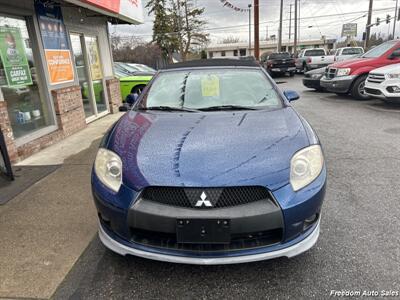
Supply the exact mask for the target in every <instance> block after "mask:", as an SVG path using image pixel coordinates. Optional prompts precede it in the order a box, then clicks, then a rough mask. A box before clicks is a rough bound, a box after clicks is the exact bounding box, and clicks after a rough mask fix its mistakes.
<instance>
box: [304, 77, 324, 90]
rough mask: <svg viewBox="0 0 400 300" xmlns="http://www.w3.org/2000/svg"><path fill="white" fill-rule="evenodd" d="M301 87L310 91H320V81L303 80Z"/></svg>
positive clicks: (312, 79)
mask: <svg viewBox="0 0 400 300" xmlns="http://www.w3.org/2000/svg"><path fill="white" fill-rule="evenodd" d="M303 85H304V86H305V87H308V88H310V89H316V90H321V89H322V87H321V79H314V78H303Z"/></svg>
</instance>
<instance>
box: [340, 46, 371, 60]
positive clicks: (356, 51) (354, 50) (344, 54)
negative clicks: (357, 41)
mask: <svg viewBox="0 0 400 300" xmlns="http://www.w3.org/2000/svg"><path fill="white" fill-rule="evenodd" d="M362 54H364V49H363V48H362V47H343V48H338V49H336V52H335V55H334V61H335V62H338V61H344V60H348V59H352V58H355V57H358V56H361V55H362Z"/></svg>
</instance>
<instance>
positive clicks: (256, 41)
mask: <svg viewBox="0 0 400 300" xmlns="http://www.w3.org/2000/svg"><path fill="white" fill-rule="evenodd" d="M258 1H259V0H254V56H255V58H256V60H259V59H260V26H259V25H260V16H259V9H260V7H259V5H258Z"/></svg>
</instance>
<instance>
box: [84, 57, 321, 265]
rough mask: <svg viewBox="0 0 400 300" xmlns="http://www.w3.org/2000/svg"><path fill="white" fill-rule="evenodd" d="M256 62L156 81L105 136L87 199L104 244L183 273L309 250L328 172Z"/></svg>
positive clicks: (196, 65) (222, 64)
mask: <svg viewBox="0 0 400 300" xmlns="http://www.w3.org/2000/svg"><path fill="white" fill-rule="evenodd" d="M298 98H299V96H298V94H297V93H296V92H294V91H286V92H284V93H282V92H281V91H280V90H279V89H278V86H277V85H276V84H275V82H274V81H273V80H271V79H270V77H269V76H268V75H267V72H266V71H265V70H264V69H263V68H262V67H261V66H260V65H259V64H258V63H257V62H255V61H251V60H248V61H246V60H227V59H221V60H217V59H210V60H201V61H190V62H186V63H178V64H175V65H171V66H170V67H169V68H168V69H167V70H162V71H160V72H159V73H157V74H156V75H155V78H154V79H153V80H152V82H151V83H150V85H149V86H148V88H146V89H145V91H144V92H143V93H142V94H141V96H140V97H139V99H138V101H137V103H136V105H135V107H134V108H133V110H132V111H130V112H129V113H126V114H125V115H124V116H123V117H122V118H121V119H120V120H119V121H118V122H117V123H116V124H115V125H114V126H113V127H112V128H111V129H110V130H109V131H108V133H107V134H106V135H105V137H104V139H103V141H102V143H101V146H100V149H99V150H98V153H97V156H96V159H95V163H94V168H93V173H92V191H93V196H94V201H95V204H96V207H97V211H98V217H99V236H100V239H101V241H102V242H103V244H104V245H105V246H106V247H108V248H109V249H111V250H112V251H115V252H117V253H119V254H121V255H127V254H131V255H137V256H141V257H145V258H149V259H155V260H162V261H169V262H175V263H189V264H233V263H244V262H250V261H258V260H264V259H270V258H274V257H281V256H283V257H293V256H295V255H298V254H300V253H302V252H304V251H306V250H308V249H309V248H311V247H312V246H313V245H314V244H315V243H316V241H317V239H318V236H319V226H320V225H319V224H320V216H321V214H320V213H321V206H322V202H323V199H324V194H325V186H326V176H327V172H326V167H325V163H324V157H323V152H322V149H321V146H320V142H319V140H318V137H317V135H316V134H315V132H314V131H313V129H312V128H311V127H310V125H309V124H308V123H307V122H306V121H305V119H304V118H302V117H300V116H299V114H298V113H297V112H296V111H295V110H294V108H293V107H292V106H291V105H290V102H291V101H294V100H296V99H298Z"/></svg>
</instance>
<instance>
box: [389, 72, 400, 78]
mask: <svg viewBox="0 0 400 300" xmlns="http://www.w3.org/2000/svg"><path fill="white" fill-rule="evenodd" d="M386 78H387V79H400V73H399V74H386Z"/></svg>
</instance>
